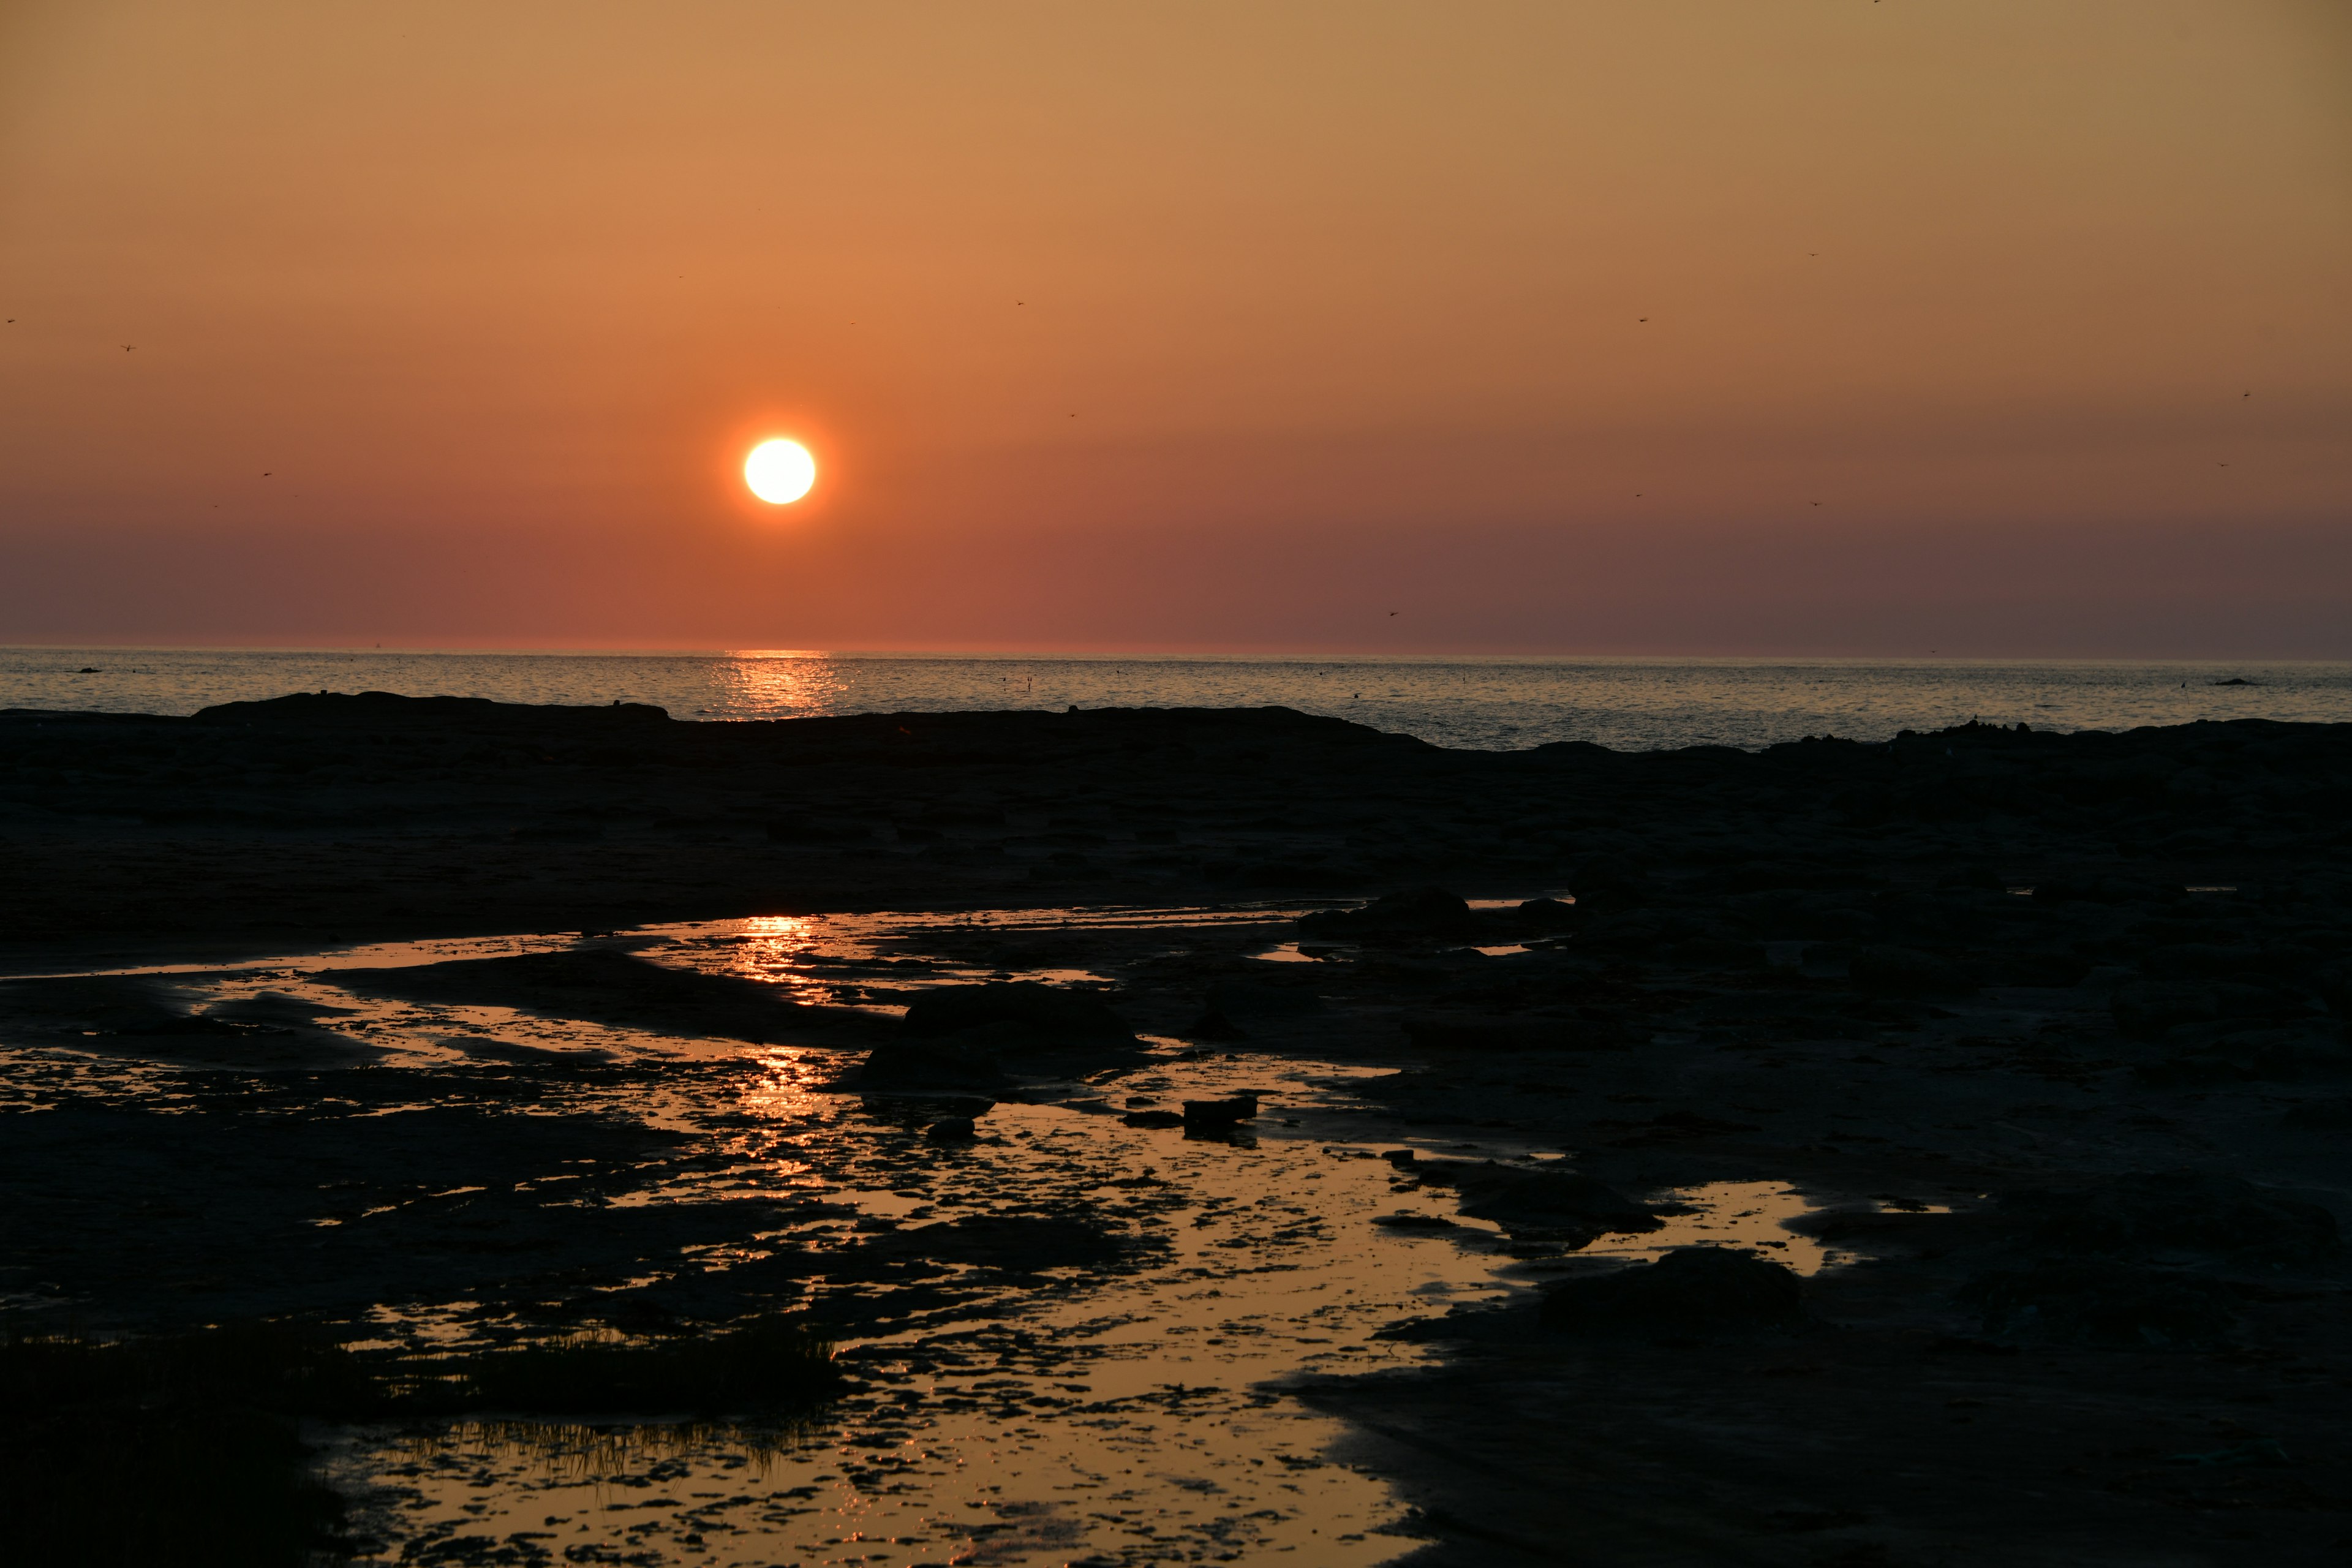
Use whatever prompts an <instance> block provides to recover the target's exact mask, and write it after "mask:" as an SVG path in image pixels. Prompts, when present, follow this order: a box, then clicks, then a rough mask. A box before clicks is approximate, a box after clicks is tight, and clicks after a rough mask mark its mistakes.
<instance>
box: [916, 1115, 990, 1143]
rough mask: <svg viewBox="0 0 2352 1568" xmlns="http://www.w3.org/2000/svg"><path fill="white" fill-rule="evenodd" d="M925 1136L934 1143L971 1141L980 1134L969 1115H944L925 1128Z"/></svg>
mask: <svg viewBox="0 0 2352 1568" xmlns="http://www.w3.org/2000/svg"><path fill="white" fill-rule="evenodd" d="M923 1136H924V1138H926V1139H927V1140H929V1142H933V1143H969V1142H971V1141H972V1140H973V1139H975V1138H977V1137H979V1136H980V1129H979V1128H977V1127H975V1126H974V1125H972V1120H971V1117H969V1116H942V1117H940V1119H939V1120H938V1121H934V1122H932V1123H931V1124H930V1125H929V1127H926V1128H924V1129H923Z"/></svg>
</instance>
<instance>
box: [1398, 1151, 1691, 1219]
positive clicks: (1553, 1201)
mask: <svg viewBox="0 0 2352 1568" xmlns="http://www.w3.org/2000/svg"><path fill="white" fill-rule="evenodd" d="M1409 1168H1410V1169H1411V1170H1412V1173H1414V1174H1415V1175H1417V1176H1419V1177H1420V1178H1421V1179H1422V1180H1423V1182H1425V1183H1427V1184H1430V1185H1432V1186H1444V1187H1452V1188H1453V1189H1454V1191H1455V1192H1456V1193H1458V1194H1461V1202H1462V1212H1463V1213H1464V1214H1466V1215H1471V1216H1472V1217H1473V1218H1476V1219H1491V1220H1494V1221H1495V1222H1496V1223H1497V1224H1500V1225H1507V1226H1550V1227H1555V1228H1560V1227H1566V1228H1574V1229H1580V1230H1588V1231H1591V1232H1592V1233H1593V1234H1594V1235H1596V1236H1598V1235H1604V1234H1611V1233H1614V1234H1618V1235H1633V1234H1638V1233H1641V1232H1644V1231H1653V1230H1656V1229H1658V1228H1659V1227H1660V1226H1661V1225H1662V1224H1663V1223H1664V1222H1663V1221H1661V1220H1660V1219H1659V1218H1658V1216H1657V1215H1654V1214H1652V1213H1651V1212H1650V1211H1649V1210H1647V1209H1645V1208H1643V1206H1642V1205H1639V1204H1637V1203H1635V1202H1633V1199H1631V1198H1629V1197H1626V1196H1625V1195H1624V1194H1622V1193H1619V1192H1616V1191H1615V1190H1613V1189H1612V1188H1610V1187H1607V1186H1604V1185H1602V1184H1601V1183H1599V1182H1597V1181H1595V1180H1593V1179H1592V1178H1591V1176H1587V1175H1582V1174H1580V1173H1577V1172H1575V1171H1546V1170H1528V1169H1526V1168H1524V1167H1521V1166H1514V1165H1505V1164H1500V1163H1496V1162H1495V1161H1492V1160H1423V1161H1419V1162H1415V1163H1412V1164H1411V1165H1410V1167H1409Z"/></svg>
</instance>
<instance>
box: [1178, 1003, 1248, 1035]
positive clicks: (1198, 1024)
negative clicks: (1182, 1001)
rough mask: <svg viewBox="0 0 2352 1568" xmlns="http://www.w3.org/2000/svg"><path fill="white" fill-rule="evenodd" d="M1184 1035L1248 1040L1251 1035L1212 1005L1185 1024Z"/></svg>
mask: <svg viewBox="0 0 2352 1568" xmlns="http://www.w3.org/2000/svg"><path fill="white" fill-rule="evenodd" d="M1184 1037H1185V1038H1186V1039H1188V1040H1246V1039H1248V1038H1249V1035H1248V1033H1247V1031H1245V1030H1244V1029H1243V1028H1242V1026H1240V1025H1238V1024H1236V1023H1234V1021H1233V1020H1232V1019H1231V1018H1228V1017H1226V1016H1224V1015H1223V1013H1220V1012H1218V1011H1217V1010H1216V1009H1215V1008H1214V1007H1212V1008H1210V1009H1209V1010H1208V1011H1207V1012H1205V1013H1203V1014H1202V1015H1201V1016H1199V1017H1197V1018H1195V1019H1193V1020H1192V1023H1191V1024H1189V1025H1187V1026H1185V1029H1184Z"/></svg>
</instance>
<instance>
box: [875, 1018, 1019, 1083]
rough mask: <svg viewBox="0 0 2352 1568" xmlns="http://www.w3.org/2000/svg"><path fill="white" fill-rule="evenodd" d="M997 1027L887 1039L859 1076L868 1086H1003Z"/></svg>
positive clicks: (1003, 1079)
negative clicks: (931, 1037) (941, 1036)
mask: <svg viewBox="0 0 2352 1568" xmlns="http://www.w3.org/2000/svg"><path fill="white" fill-rule="evenodd" d="M997 1033H998V1032H997V1031H995V1030H973V1031H971V1032H970V1033H968V1034H965V1035H961V1036H954V1035H950V1036H948V1037H944V1038H939V1039H922V1038H919V1037H916V1038H909V1037H905V1036H901V1037H898V1039H895V1040H887V1041H885V1042H884V1043H883V1044H881V1045H878V1046H877V1047H874V1049H873V1050H872V1051H870V1052H868V1053H867V1054H866V1061H865V1064H864V1065H863V1066H862V1067H860V1068H858V1069H857V1071H856V1075H855V1079H854V1081H855V1082H856V1085H857V1086H858V1087H860V1088H865V1089H1001V1088H1003V1085H1004V1082H1005V1077H1004V1065H1003V1061H1002V1060H1001V1059H1000V1058H999V1057H998V1055H997V1051H996V1046H997V1043H998V1041H997V1038H996V1036H997Z"/></svg>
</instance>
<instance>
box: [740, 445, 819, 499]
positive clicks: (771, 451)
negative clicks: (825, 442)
mask: <svg viewBox="0 0 2352 1568" xmlns="http://www.w3.org/2000/svg"><path fill="white" fill-rule="evenodd" d="M743 482H744V483H745V484H747V485H749V486H751V493H752V494H753V495H755V496H758V497H759V498H760V499H761V500H763V501H766V502H767V503H768V504H769V505H770V506H784V505H787V504H789V503H790V502H793V501H796V500H800V499H801V497H803V496H804V495H806V494H808V493H809V487H810V486H811V485H814V484H815V483H816V459H815V458H812V457H810V456H809V449H808V448H807V447H803V446H802V445H801V444H800V443H799V442H798V441H786V440H782V439H778V440H774V441H762V442H761V443H760V444H759V445H758V446H756V447H752V448H751V456H750V457H748V458H744V459H743Z"/></svg>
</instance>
